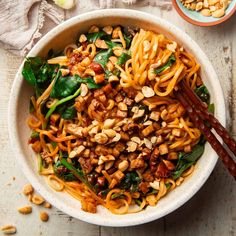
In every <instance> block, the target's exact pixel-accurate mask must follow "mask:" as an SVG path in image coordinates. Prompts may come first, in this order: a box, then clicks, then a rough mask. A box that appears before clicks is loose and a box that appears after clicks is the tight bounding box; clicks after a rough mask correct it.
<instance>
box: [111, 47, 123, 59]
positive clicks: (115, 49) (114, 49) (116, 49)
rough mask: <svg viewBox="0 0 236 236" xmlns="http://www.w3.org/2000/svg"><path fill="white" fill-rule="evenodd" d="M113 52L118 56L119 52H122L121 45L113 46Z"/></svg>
mask: <svg viewBox="0 0 236 236" xmlns="http://www.w3.org/2000/svg"><path fill="white" fill-rule="evenodd" d="M113 53H114V55H115V56H117V57H120V56H121V54H122V53H123V48H121V47H114V48H113Z"/></svg>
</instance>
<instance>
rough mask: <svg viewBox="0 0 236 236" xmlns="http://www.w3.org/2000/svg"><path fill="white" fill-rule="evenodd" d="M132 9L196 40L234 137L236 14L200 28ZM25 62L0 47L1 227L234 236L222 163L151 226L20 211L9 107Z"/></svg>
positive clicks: (233, 195)
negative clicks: (212, 70) (109, 223)
mask: <svg viewBox="0 0 236 236" xmlns="http://www.w3.org/2000/svg"><path fill="white" fill-rule="evenodd" d="M118 5H119V4H118ZM120 6H121V7H124V6H122V5H120ZM132 8H133V9H138V10H143V11H146V12H150V13H152V14H153V15H157V16H161V17H163V18H165V19H167V20H169V21H170V22H172V23H173V24H175V25H177V26H178V27H180V28H181V29H182V30H184V31H185V32H186V33H188V34H189V35H190V36H191V37H192V38H193V39H194V40H196V41H197V43H198V44H199V45H200V47H201V48H202V49H203V50H204V51H205V53H206V54H207V56H208V57H209V58H210V60H211V62H212V64H213V66H214V68H215V70H216V72H217V74H218V76H219V78H220V80H221V84H222V86H223V89H224V93H225V97H226V100H227V105H229V113H228V121H229V122H228V128H229V129H230V131H231V134H232V135H233V136H234V137H235V138H236V126H235V124H236V92H235V91H236V14H235V15H234V16H233V17H232V18H231V19H230V20H229V21H227V22H226V23H224V24H221V25H219V26H216V27H211V28H201V27H197V26H193V25H190V24H189V23H187V22H185V21H184V20H182V19H181V18H180V17H179V16H178V15H177V13H176V12H175V11H174V10H171V11H160V10H159V9H158V8H154V7H136V8H134V7H132ZM21 61H22V58H20V57H16V56H14V55H11V54H9V53H8V52H6V51H4V50H3V49H0V226H2V225H5V224H13V225H15V226H16V227H17V235H22V236H31V235H32V236H37V235H49V236H56V235H60V236H64V235H65V236H74V235H84V236H93V235H94V236H95V235H98V236H100V235H104V236H109V235H112V236H119V235H122V236H123V235H131V236H133V235H135V236H140V235H148V236H152V235H158V236H159V235H160V236H173V235H175V236H183V235H184V236H235V235H236V185H235V181H234V180H233V178H232V177H230V176H229V174H228V173H227V172H226V171H225V170H224V168H223V165H222V164H221V163H220V162H218V164H217V166H216V168H215V170H214V171H213V173H212V175H211V176H210V178H209V180H208V181H207V183H206V184H205V185H204V186H203V187H202V189H201V190H200V191H199V192H198V193H197V194H196V195H195V196H194V197H193V198H192V199H191V200H190V201H189V202H187V203H186V204H185V205H184V206H182V207H181V208H180V209H178V210H176V211H175V212H173V213H171V214H170V215H168V216H166V217H164V218H162V219H159V220H157V221H154V222H151V223H148V224H144V225H140V226H136V227H123V228H109V227H100V226H95V225H91V224H88V223H84V222H82V221H79V220H76V219H74V218H72V217H70V216H68V215H66V214H64V213H62V212H61V211H59V210H57V209H55V208H52V209H50V210H48V213H49V215H50V220H49V221H48V222H47V223H42V222H41V221H40V219H39V211H40V210H42V208H40V207H34V208H33V212H32V214H30V215H26V216H23V215H20V214H19V213H18V212H17V208H18V207H20V206H23V205H24V204H27V199H26V198H25V197H24V196H23V195H22V194H21V191H22V187H23V186H24V184H26V183H27V180H26V178H25V177H24V175H23V173H22V172H21V169H20V167H19V166H18V163H17V162H16V161H15V157H14V155H13V153H12V151H11V148H10V144H9V138H8V133H7V106H8V100H9V93H10V89H11V85H12V81H13V79H14V75H15V73H16V71H17V69H18V66H19V65H20V63H21ZM230 122H231V125H230Z"/></svg>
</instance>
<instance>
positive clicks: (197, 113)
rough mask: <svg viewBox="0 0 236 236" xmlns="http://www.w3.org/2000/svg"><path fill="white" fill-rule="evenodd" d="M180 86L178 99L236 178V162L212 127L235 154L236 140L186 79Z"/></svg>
mask: <svg viewBox="0 0 236 236" xmlns="http://www.w3.org/2000/svg"><path fill="white" fill-rule="evenodd" d="M180 88H181V89H180V90H178V91H177V92H176V96H177V98H178V100H179V101H180V102H181V104H182V105H183V106H184V108H185V109H186V111H187V113H188V115H189V117H190V119H191V120H192V122H193V123H194V125H195V126H196V127H198V129H199V130H200V131H201V133H202V134H203V135H204V136H205V138H206V140H207V141H208V142H209V143H210V145H211V146H212V148H213V149H214V150H215V151H216V153H217V154H218V155H219V157H220V159H221V160H222V161H223V163H224V165H225V167H226V168H227V169H228V170H229V172H230V174H231V175H232V176H233V177H234V178H235V180H236V163H235V162H234V160H233V158H232V157H231V156H230V154H229V153H228V151H227V150H226V149H225V148H224V147H223V145H222V144H221V143H220V142H219V140H218V139H217V138H216V137H215V135H214V134H213V133H212V132H211V128H214V129H215V131H216V132H217V133H218V134H219V136H220V137H221V138H222V140H223V141H224V142H225V144H226V145H227V146H228V147H229V149H230V150H232V152H233V153H234V154H235V153H236V148H235V147H236V142H235V141H234V140H233V138H231V137H230V135H229V133H228V132H227V130H226V129H225V128H224V127H223V126H222V125H221V124H220V122H219V121H218V120H217V119H216V118H215V117H214V115H212V114H211V113H209V112H208V111H207V107H206V106H205V104H204V103H202V101H201V100H200V99H199V98H198V97H197V95H196V94H195V93H194V92H193V91H192V89H191V88H190V87H189V86H188V85H187V84H186V83H185V82H184V81H181V82H180ZM199 100H200V101H199ZM206 121H207V122H208V123H209V124H210V125H211V128H209V127H208V126H207V125H206V124H205V122H206ZM235 155H236V154H235Z"/></svg>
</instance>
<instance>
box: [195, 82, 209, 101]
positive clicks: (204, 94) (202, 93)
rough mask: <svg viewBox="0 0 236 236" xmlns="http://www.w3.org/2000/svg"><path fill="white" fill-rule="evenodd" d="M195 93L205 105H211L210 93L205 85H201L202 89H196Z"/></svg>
mask: <svg viewBox="0 0 236 236" xmlns="http://www.w3.org/2000/svg"><path fill="white" fill-rule="evenodd" d="M195 93H196V94H197V95H198V97H199V98H200V99H201V100H202V101H203V102H205V103H207V104H209V103H210V93H209V91H208V89H207V87H206V86H205V85H201V86H200V87H198V88H196V89H195Z"/></svg>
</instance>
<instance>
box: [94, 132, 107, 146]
mask: <svg viewBox="0 0 236 236" xmlns="http://www.w3.org/2000/svg"><path fill="white" fill-rule="evenodd" d="M94 138H95V141H96V142H97V143H100V144H105V143H106V142H107V141H108V137H107V135H106V134H103V133H98V134H96V135H95V136H94Z"/></svg>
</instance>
